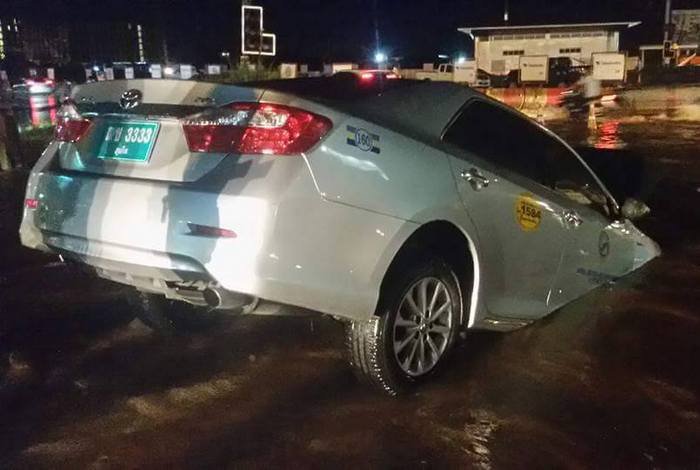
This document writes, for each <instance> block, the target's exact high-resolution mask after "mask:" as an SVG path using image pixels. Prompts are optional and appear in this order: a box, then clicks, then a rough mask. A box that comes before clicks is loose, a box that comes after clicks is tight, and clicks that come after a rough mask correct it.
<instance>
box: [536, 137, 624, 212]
mask: <svg viewBox="0 0 700 470" xmlns="http://www.w3.org/2000/svg"><path fill="white" fill-rule="evenodd" d="M545 137H546V142H545V145H546V148H547V151H546V153H547V157H548V158H549V161H550V168H551V176H552V181H551V187H552V189H554V190H555V191H556V192H557V193H559V194H561V195H563V196H565V197H567V198H568V199H570V200H572V201H574V202H576V203H578V204H581V205H584V206H587V207H590V208H592V209H595V210H597V211H598V212H600V213H601V214H603V215H604V216H606V217H610V216H611V214H610V205H609V203H608V202H609V201H608V196H607V194H606V192H605V190H604V189H603V188H602V187H601V186H600V184H598V181H596V179H595V178H594V177H593V175H592V174H591V172H590V171H589V170H588V169H587V168H586V167H585V166H584V165H583V164H582V163H581V161H580V160H579V159H578V157H577V156H576V155H574V154H573V153H572V152H571V151H570V150H569V149H568V148H566V146H565V145H563V144H562V143H561V142H559V141H558V140H557V139H555V138H554V137H551V136H548V135H546V136H545Z"/></svg>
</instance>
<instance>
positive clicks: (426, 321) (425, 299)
mask: <svg viewBox="0 0 700 470" xmlns="http://www.w3.org/2000/svg"><path fill="white" fill-rule="evenodd" d="M453 322H454V304H453V302H452V297H451V296H450V292H449V290H448V289H447V286H446V285H445V283H444V282H442V281H441V280H440V279H437V278H435V277H425V278H422V279H419V280H418V281H416V282H415V283H413V284H412V285H411V287H410V288H409V289H408V290H407V291H406V294H405V295H404V297H403V299H402V300H401V304H400V305H399V310H398V312H397V313H396V317H395V320H394V328H393V329H394V331H393V338H392V343H393V348H394V357H395V358H396V361H397V362H398V364H399V367H401V369H402V370H403V371H404V372H405V373H406V374H408V375H409V376H412V377H418V376H421V375H424V374H426V373H428V372H429V371H430V370H432V369H433V368H434V367H435V365H436V364H437V363H438V361H439V360H440V358H441V357H442V355H443V354H444V352H445V350H446V349H447V345H448V344H449V342H450V333H451V331H452V325H453Z"/></svg>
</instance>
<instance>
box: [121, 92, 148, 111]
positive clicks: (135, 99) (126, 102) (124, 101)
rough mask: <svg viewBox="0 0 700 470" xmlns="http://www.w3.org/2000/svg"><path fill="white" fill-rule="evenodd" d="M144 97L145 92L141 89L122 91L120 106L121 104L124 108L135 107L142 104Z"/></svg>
mask: <svg viewBox="0 0 700 470" xmlns="http://www.w3.org/2000/svg"><path fill="white" fill-rule="evenodd" d="M142 97H143V93H141V91H140V90H137V89H135V88H133V89H131V90H127V91H125V92H124V93H122V96H121V98H119V106H121V107H122V109H133V108H135V107H136V106H138V105H139V104H141V98H142Z"/></svg>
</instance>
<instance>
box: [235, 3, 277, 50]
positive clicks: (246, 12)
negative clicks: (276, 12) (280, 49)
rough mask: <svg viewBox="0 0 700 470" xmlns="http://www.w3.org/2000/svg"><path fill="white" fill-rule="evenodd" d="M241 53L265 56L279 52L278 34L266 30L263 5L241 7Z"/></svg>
mask: <svg viewBox="0 0 700 470" xmlns="http://www.w3.org/2000/svg"><path fill="white" fill-rule="evenodd" d="M241 53H242V54H244V55H246V54H247V55H264V56H274V55H276V54H277V36H276V35H274V34H271V33H266V32H265V28H264V23H263V8H262V7H258V6H254V5H243V6H242V7H241Z"/></svg>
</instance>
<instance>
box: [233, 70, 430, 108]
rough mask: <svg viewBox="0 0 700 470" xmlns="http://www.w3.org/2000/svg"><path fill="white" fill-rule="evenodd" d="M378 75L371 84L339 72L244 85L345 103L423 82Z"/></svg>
mask: <svg viewBox="0 0 700 470" xmlns="http://www.w3.org/2000/svg"><path fill="white" fill-rule="evenodd" d="M375 78H376V80H373V81H372V82H371V83H362V82H361V81H360V80H359V77H358V76H356V75H355V74H351V73H339V74H337V75H334V76H332V77H319V78H297V79H293V80H269V81H260V82H247V83H242V84H240V86H247V87H255V88H261V89H265V90H273V91H278V92H280V93H288V94H292V95H295V96H298V97H300V98H305V99H308V100H310V101H319V102H327V103H335V104H341V103H353V102H356V101H357V100H362V99H371V98H372V97H376V96H380V95H382V94H384V93H387V92H390V91H393V90H402V89H406V88H410V87H413V86H418V85H420V84H421V83H422V82H420V81H417V80H388V79H385V78H383V77H381V76H376V77H375Z"/></svg>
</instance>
